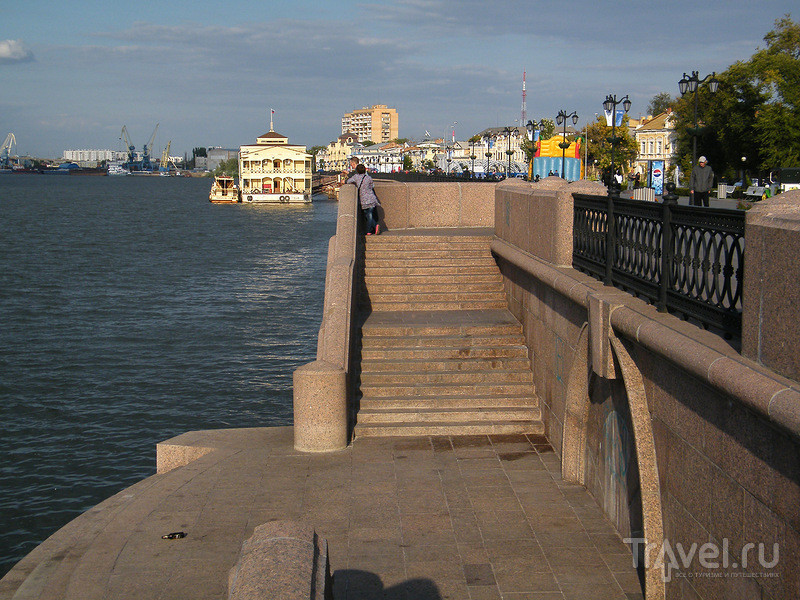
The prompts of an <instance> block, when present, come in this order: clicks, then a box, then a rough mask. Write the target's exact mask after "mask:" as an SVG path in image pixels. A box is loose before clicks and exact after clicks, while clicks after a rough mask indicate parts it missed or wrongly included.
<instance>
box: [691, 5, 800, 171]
mask: <svg viewBox="0 0 800 600" xmlns="http://www.w3.org/2000/svg"><path fill="white" fill-rule="evenodd" d="M764 41H765V42H766V47H765V48H763V49H758V50H757V51H756V52H755V54H753V55H752V56H751V57H750V60H748V61H739V62H736V63H734V64H733V65H731V66H730V67H729V68H728V69H727V70H725V71H724V72H722V73H720V74H718V75H717V79H718V80H719V83H720V85H719V90H718V91H717V93H716V94H714V96H713V97H712V96H711V93H710V91H709V89H708V86H706V85H701V86H699V87H698V91H697V93H698V124H699V126H700V127H699V128H698V130H697V131H696V132H695V131H693V130H694V94H691V93H689V94H686V96H684V97H683V98H680V99H679V100H677V101H676V103H675V112H676V116H677V119H678V120H677V132H678V141H679V147H678V153H679V162H680V165H681V168H682V170H683V171H684V172H688V171H689V170H690V169H691V156H692V133H696V134H697V149H698V155H700V154H704V155H706V156H707V157H708V158H709V162H710V164H711V165H712V167H713V168H714V171H715V173H716V175H717V177H721V176H725V177H729V178H730V177H737V173H738V171H739V170H740V169H743V168H744V169H745V170H749V171H757V172H763V173H766V172H768V171H770V170H772V169H775V168H777V167H784V166H799V165H800V25H798V24H797V23H795V22H794V21H792V20H791V18H790V17H789V16H786V17H783V18H781V19H778V20H777V21H776V22H775V28H774V29H773V30H772V31H770V32H769V33H767V34H766V35H765V36H764ZM743 158H744V161H743Z"/></svg>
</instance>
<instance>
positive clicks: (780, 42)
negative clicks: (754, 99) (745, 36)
mask: <svg viewBox="0 0 800 600" xmlns="http://www.w3.org/2000/svg"><path fill="white" fill-rule="evenodd" d="M764 41H765V42H766V43H767V47H766V48H764V49H761V50H758V51H757V52H756V53H755V54H754V55H753V56H752V57H751V58H750V67H751V68H752V72H753V77H754V79H755V83H756V85H757V86H758V87H759V88H760V89H761V90H762V91H763V92H764V93H765V94H766V95H767V99H766V100H765V102H764V103H763V105H762V107H761V108H760V110H759V111H758V113H757V114H756V122H755V134H756V137H757V139H758V143H759V146H760V153H759V154H760V157H759V158H760V161H761V162H760V165H759V166H760V167H761V168H762V169H769V168H775V167H788V166H800V24H798V23H795V22H794V21H792V19H791V17H789V15H786V16H785V17H783V18H781V19H778V20H777V21H775V29H773V30H772V31H770V32H769V33H767V35H765V36H764Z"/></svg>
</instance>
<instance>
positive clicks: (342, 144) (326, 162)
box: [317, 132, 361, 171]
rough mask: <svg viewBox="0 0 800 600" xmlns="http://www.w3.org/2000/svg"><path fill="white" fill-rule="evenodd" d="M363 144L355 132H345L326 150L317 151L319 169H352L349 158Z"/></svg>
mask: <svg viewBox="0 0 800 600" xmlns="http://www.w3.org/2000/svg"><path fill="white" fill-rule="evenodd" d="M360 148H361V144H359V143H358V136H357V135H355V134H354V133H349V132H348V133H343V134H342V135H340V136H339V137H338V138H337V139H335V140H334V141H332V142H331V143H330V144H328V146H327V147H326V148H325V149H324V150H320V151H319V152H317V169H318V170H319V171H346V170H349V169H350V166H349V164H348V159H349V158H350V157H351V156H352V155H353V154H355V153H356V152H358V150H359V149H360Z"/></svg>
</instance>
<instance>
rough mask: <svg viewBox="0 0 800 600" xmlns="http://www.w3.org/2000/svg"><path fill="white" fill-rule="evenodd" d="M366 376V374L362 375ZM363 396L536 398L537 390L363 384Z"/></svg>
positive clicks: (521, 385) (511, 385) (519, 385)
mask: <svg viewBox="0 0 800 600" xmlns="http://www.w3.org/2000/svg"><path fill="white" fill-rule="evenodd" d="M361 376H362V377H363V376H364V373H363V372H362V373H361ZM361 394H362V396H363V397H364V398H367V399H378V398H391V397H396V396H401V397H407V398H420V397H424V398H432V397H440V398H455V397H462V398H476V397H478V398H487V397H493V396H494V397H500V396H531V397H532V396H535V394H536V390H535V388H534V385H533V383H532V382H527V381H519V382H514V381H510V382H507V383H483V382H468V383H450V384H448V383H439V384H436V383H424V384H413V383H412V384H406V385H398V384H393V383H390V384H386V383H369V384H365V383H362V384H361Z"/></svg>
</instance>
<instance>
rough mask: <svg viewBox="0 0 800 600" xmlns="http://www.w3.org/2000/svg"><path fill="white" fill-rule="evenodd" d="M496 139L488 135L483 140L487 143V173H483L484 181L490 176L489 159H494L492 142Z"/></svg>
mask: <svg viewBox="0 0 800 600" xmlns="http://www.w3.org/2000/svg"><path fill="white" fill-rule="evenodd" d="M493 139H494V136H493V135H490V134H486V135H485V136H484V138H483V141H485V142H486V153H485V154H486V171H485V172H484V173H483V177H484V179H485V178H486V177H488V176H489V159H490V158H492V146H491V144H492V140H493Z"/></svg>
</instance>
